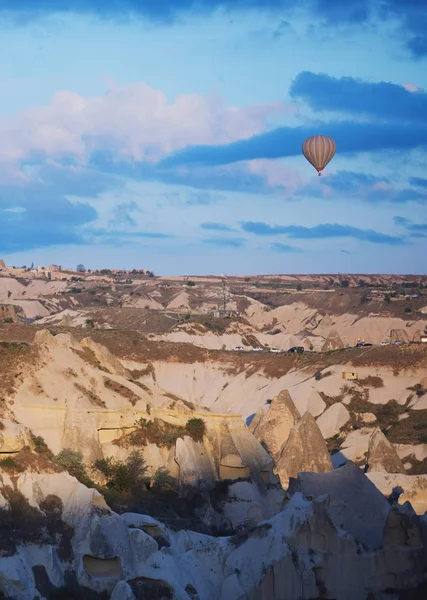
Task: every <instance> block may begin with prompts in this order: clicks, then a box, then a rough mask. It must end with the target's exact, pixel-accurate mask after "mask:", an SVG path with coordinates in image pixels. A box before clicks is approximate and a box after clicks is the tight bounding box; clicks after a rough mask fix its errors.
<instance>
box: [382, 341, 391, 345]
mask: <svg viewBox="0 0 427 600" xmlns="http://www.w3.org/2000/svg"><path fill="white" fill-rule="evenodd" d="M380 346H390V342H387V340H384V341H383V342H381V343H380Z"/></svg>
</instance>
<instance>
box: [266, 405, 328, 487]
mask: <svg viewBox="0 0 427 600" xmlns="http://www.w3.org/2000/svg"><path fill="white" fill-rule="evenodd" d="M331 470H332V463H331V459H330V456H329V452H328V448H327V445H326V442H325V440H324V439H323V436H322V433H321V431H320V429H319V426H318V425H317V423H316V421H315V419H314V417H313V415H311V414H310V413H309V412H306V413H305V414H304V415H303V417H302V419H301V420H300V421H298V423H297V424H296V425H295V426H294V427H292V429H291V431H290V433H289V438H288V440H287V442H286V443H285V444H284V445H283V447H282V450H281V453H280V457H279V458H278V461H277V463H276V468H275V473H276V474H277V475H278V476H279V478H280V482H281V484H282V487H284V488H287V487H288V482H289V478H290V477H297V476H298V473H302V472H305V471H312V472H315V473H325V472H327V471H331Z"/></svg>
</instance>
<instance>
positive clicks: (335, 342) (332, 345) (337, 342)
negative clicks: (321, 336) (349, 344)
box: [322, 329, 344, 352]
mask: <svg viewBox="0 0 427 600" xmlns="http://www.w3.org/2000/svg"><path fill="white" fill-rule="evenodd" d="M342 348H344V344H343V341H342V339H341V338H340V335H339V333H338V331H337V330H336V329H331V331H330V333H329V335H328V337H327V339H326V341H325V343H324V344H323V347H322V352H329V351H330V350H341V349H342Z"/></svg>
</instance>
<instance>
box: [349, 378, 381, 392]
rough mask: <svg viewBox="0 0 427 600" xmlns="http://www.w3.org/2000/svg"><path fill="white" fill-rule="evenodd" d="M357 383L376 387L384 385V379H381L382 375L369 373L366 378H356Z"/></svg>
mask: <svg viewBox="0 0 427 600" xmlns="http://www.w3.org/2000/svg"><path fill="white" fill-rule="evenodd" d="M355 383H356V385H360V386H364V387H371V388H376V389H378V388H382V387H384V381H383V380H382V379H381V377H378V376H376V375H368V377H365V378H364V379H356V380H355Z"/></svg>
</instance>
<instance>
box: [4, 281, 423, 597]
mask: <svg viewBox="0 0 427 600" xmlns="http://www.w3.org/2000/svg"><path fill="white" fill-rule="evenodd" d="M118 277H120V276H117V277H111V281H105V280H104V281H103V282H100V281H99V280H96V281H93V280H91V279H90V278H89V276H87V277H83V278H82V280H81V281H79V282H78V285H79V288H77V289H78V291H77V290H76V288H75V287H74V286H75V285H77V283H76V282H72V287H68V286H69V282H63V281H42V280H40V279H34V280H33V281H30V280H24V279H16V278H11V277H0V284H1V287H0V290H2V294H3V296H2V299H3V304H2V312H3V318H2V322H1V323H0V372H1V381H2V391H1V395H0V399H1V403H0V504H1V507H2V508H0V510H2V516H3V523H4V524H3V526H2V527H3V528H2V529H1V531H0V573H1V574H2V577H3V579H0V597H1V594H3V596H4V597H5V598H15V599H16V600H34V598H35V597H37V596H38V597H39V598H40V599H43V600H44V599H46V600H49V599H50V598H55V599H56V598H62V596H61V594H68V595H65V596H64V597H66V598H70V599H77V598H79V599H80V598H84V599H86V598H87V599H88V600H92V599H94V598H101V599H105V600H107V599H108V598H111V599H112V600H121V599H122V598H123V599H127V600H135V599H138V598H151V597H153V598H177V599H185V600H188V599H190V600H195V598H199V599H200V600H220V599H222V598H236V600H237V599H239V600H243V598H253V599H254V600H255V599H258V598H260V599H261V598H264V597H268V598H271V597H281V596H277V593H276V592H275V591H274V590H277V589H278V588H277V585H278V582H282V583H280V589H283V590H284V592H283V599H284V600H288V599H289V598H291V599H294V600H299V599H300V598H301V597H305V598H317V597H322V595H323V594H324V590H325V589H328V590H330V591H329V592H328V594H329V596H330V597H334V598H337V599H338V598H339V599H340V600H341V599H342V600H344V598H345V599H346V598H347V597H348V593H347V591H346V590H348V587H344V588H342V587H340V584H339V580H340V579H341V577H340V576H339V573H341V570H342V568H343V558H342V557H343V556H344V555H345V556H348V557H350V560H351V563H352V565H354V564H357V565H359V566H358V567H357V568H358V569H360V571H359V572H358V573H359V574H358V575H350V574H349V578H350V579H349V580H351V581H352V586H353V589H354V590H355V591H354V594H353V596H352V598H354V600H366V594H373V597H378V598H382V597H383V593H385V590H386V589H387V590H393V593H394V594H395V596H394V597H396V598H399V599H400V598H401V599H402V600H403V599H404V598H406V596H404V595H399V594H401V593H403V592H402V590H407V591H408V593H413V594H423V593H424V592H423V586H424V583H425V569H426V567H427V554H426V553H425V539H426V534H427V530H426V525H425V516H423V515H424V513H426V511H427V433H426V432H427V344H424V343H422V342H421V336H422V334H423V332H424V329H425V327H426V326H427V316H426V312H427V311H425V310H424V308H425V307H426V306H427V300H426V299H425V298H424V296H423V294H424V292H423V289H422V288H421V289H419V288H418V290H417V293H416V294H409V296H412V295H413V296H415V295H416V296H417V297H416V298H415V297H414V298H412V297H409V298H408V297H406V296H408V294H403V295H401V294H398V292H397V291H393V289H394V288H392V289H389V291H388V292H387V294H389V295H391V294H396V296H390V301H386V300H385V297H386V296H385V293H383V292H384V290H383V291H381V290H380V289H379V288H378V286H380V285H381V286H385V285H387V286H388V285H389V284H390V281H389V280H387V279H381V280H379V279H378V280H375V281H374V280H372V281H371V283H372V284H373V285H375V286H377V287H376V288H375V289H376V291H377V292H378V293H377V294H374V293H373V291H374V288H369V289H370V290H371V291H370V294H371V297H370V298H368V299H365V300H363V302H360V301H359V300H358V298H360V295H361V294H364V293H365V291H364V290H361V288H360V287H351V286H350V287H349V288H342V287H341V285H340V287H336V288H334V289H333V290H323V291H321V290H318V291H309V290H308V289H305V290H303V291H298V290H295V291H287V292H284V291H283V290H281V289H275V290H274V291H269V292H266V291H265V290H260V288H259V287H258V288H257V289H256V290H252V291H251V289H249V287H250V286H249V287H248V284H250V283H251V282H247V281H245V280H244V279H242V280H241V281H238V280H236V281H235V282H233V285H231V284H228V287H227V288H226V306H227V311H226V312H225V313H222V312H220V306H221V301H223V294H224V289H223V287H222V286H221V284H219V283H218V281H213V282H212V281H211V280H210V279H209V278H206V279H207V281H205V282H197V283H196V285H195V286H188V285H187V282H184V287H183V284H182V283H180V282H178V281H176V280H175V281H172V280H166V279H165V278H164V279H157V278H153V277H149V276H147V277H146V278H145V279H143V278H140V279H138V281H132V282H131V283H130V282H129V281H128V279H129V278H127V281H123V282H122V283H120V282H119V281H120V280H119V278H118ZM294 281H295V280H292V284H293V283H294ZM301 281H308V282H309V283H310V285H314V280H310V279H309V280H302V279H301ZM325 281H326V280H325ZM321 283H322V281H320V280H316V285H317V284H319V285H320V284H321ZM323 283H324V282H323ZM356 283H357V282H356ZM404 283H408V281H407V280H404V279H401V280H399V281H397V280H394V281H392V282H391V284H390V285H392V286H397V284H399V285H403V284H404ZM417 283H419V282H417ZM328 285H329V284H328ZM381 294H382V296H381ZM408 306H410V307H411V312H407V311H406V310H405V309H406V308H407V307H408ZM374 309H375V312H374ZM41 312H44V313H45V314H43V315H42V314H37V315H36V316H35V317H34V316H31V317H30V316H28V315H29V314H31V315H34V313H41ZM409 316H410V318H409ZM359 338H361V339H364V340H365V341H369V342H370V343H371V344H372V345H370V346H360V347H355V344H356V342H357V341H358V339H359ZM384 341H387V342H388V343H387V344H381V342H384ZM393 341H401V342H402V343H401V344H393V343H390V342H393ZM292 345H294V346H295V345H298V346H303V347H304V348H305V352H304V353H302V354H297V353H288V352H285V351H282V352H275V353H273V352H270V351H268V349H269V347H273V346H275V347H277V348H282V349H283V350H287V349H288V348H289V347H290V346H292ZM236 346H242V349H241V350H238V351H237V350H235V348H236ZM256 347H259V348H260V349H257V351H254V349H255V348H256ZM362 490H363V491H362ZM408 502H409V503H410V504H408ZM372 506H375V507H376V508H375V511H373V509H372ZM362 524H363V525H362ZM325 527H326V529H325ZM307 531H309V532H310V533H309V534H308V533H307ZM319 539H322V540H323V541H322V542H321V543H320V542H319ZM280 540H281V541H280ZM283 540H286V543H285V544H283ZM279 541H280V543H279ZM260 544H261V545H262V547H263V553H264V554H263V560H262V563H261V562H260V560H259V550H255V548H259V547H260ZM277 544H279V546H280V551H279V550H278V546H276V545H277ZM275 548H276V549H275ZM343 553H344V554H343ZM313 556H317V558H316V560H315V561H314V562H313V561H312V558H309V557H313ZM424 556H425V559H424V558H422V557H424ZM48 557H50V558H48ZM215 557H220V558H215ZM296 557H297V558H296ZM295 561H297V562H295ZM298 561H301V564H302V563H304V564H306V565H308V566H307V567H305V568H304V574H302V572H301V569H300V566H298V564H299V563H298ZM357 561H360V564H359V562H357ZM423 561H424V562H423ZM295 565H296V566H295ZM316 565H317V566H316ZM319 565H320V566H319ZM362 570H363V577H362V576H361V575H360V572H361V571H362ZM378 572H381V573H382V574H383V575H382V576H383V579H381V578H378V576H377V575H378ZM289 578H291V579H289ZM384 581H387V582H388V583H387V584H384ZM20 582H23V583H20ZM292 582H293V583H292ZM359 586H362V588H363V590H362V589H361V588H360V587H359ZM387 593H388V592H387ZM405 593H406V592H405ZM329 596H328V597H329ZM414 597H416V598H418V597H423V596H422V595H421V596H419V595H418V596H417V595H415V596H414Z"/></svg>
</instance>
